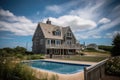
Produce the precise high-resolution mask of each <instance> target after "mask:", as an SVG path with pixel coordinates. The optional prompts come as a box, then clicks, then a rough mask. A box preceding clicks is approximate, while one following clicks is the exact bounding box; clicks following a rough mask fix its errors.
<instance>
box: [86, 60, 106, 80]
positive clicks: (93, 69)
mask: <svg viewBox="0 0 120 80" xmlns="http://www.w3.org/2000/svg"><path fill="white" fill-rule="evenodd" d="M107 60H108V59H105V60H103V61H101V62H99V63H97V64H95V65H93V66H90V67H85V68H84V80H101V79H102V78H103V77H104V75H105V63H106V61H107Z"/></svg>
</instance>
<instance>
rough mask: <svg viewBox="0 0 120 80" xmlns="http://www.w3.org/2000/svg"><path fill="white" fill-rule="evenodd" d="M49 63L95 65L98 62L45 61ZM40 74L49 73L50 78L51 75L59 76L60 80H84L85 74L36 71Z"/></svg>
mask: <svg viewBox="0 0 120 80" xmlns="http://www.w3.org/2000/svg"><path fill="white" fill-rule="evenodd" d="M44 60H47V61H54V62H65V63H75V64H87V65H94V64H96V62H86V61H69V60H57V59H44ZM36 70H37V71H38V72H39V71H40V72H43V73H47V74H48V77H50V76H51V75H57V76H58V80H84V72H83V71H81V72H78V73H74V74H60V73H55V72H51V71H46V70H42V69H36Z"/></svg>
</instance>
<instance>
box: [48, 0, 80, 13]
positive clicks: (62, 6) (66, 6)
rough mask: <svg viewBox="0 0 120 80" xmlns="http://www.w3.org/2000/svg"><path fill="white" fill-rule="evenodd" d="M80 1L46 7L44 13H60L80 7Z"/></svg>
mask: <svg viewBox="0 0 120 80" xmlns="http://www.w3.org/2000/svg"><path fill="white" fill-rule="evenodd" d="M80 3H81V1H79V0H78V1H68V2H67V3H63V4H59V5H49V6H47V7H46V11H47V12H49V11H51V12H53V13H57V14H59V13H62V12H65V11H67V10H68V9H70V8H72V7H73V6H77V5H80Z"/></svg>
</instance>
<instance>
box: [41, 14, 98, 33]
mask: <svg viewBox="0 0 120 80" xmlns="http://www.w3.org/2000/svg"><path fill="white" fill-rule="evenodd" d="M49 19H50V20H51V21H52V24H55V25H59V26H64V27H66V26H70V27H71V28H72V30H73V31H84V30H91V29H94V28H95V27H96V23H95V22H94V21H92V20H87V19H83V18H81V17H79V16H73V15H64V16H60V17H59V18H53V17H50V18H49ZM46 20H47V19H44V20H43V22H45V21H46Z"/></svg>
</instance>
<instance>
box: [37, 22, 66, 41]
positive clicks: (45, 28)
mask: <svg viewBox="0 0 120 80" xmlns="http://www.w3.org/2000/svg"><path fill="white" fill-rule="evenodd" d="M38 26H39V27H40V28H41V30H42V32H43V34H44V36H45V38H50V39H63V32H65V31H64V30H65V27H64V28H63V27H61V26H56V25H52V24H46V23H41V22H40V23H39V25H38ZM56 29H59V30H60V31H61V35H60V36H55V35H53V31H55V30H56Z"/></svg>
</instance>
